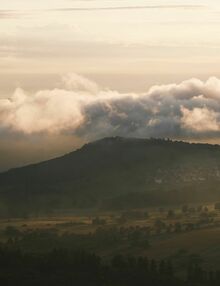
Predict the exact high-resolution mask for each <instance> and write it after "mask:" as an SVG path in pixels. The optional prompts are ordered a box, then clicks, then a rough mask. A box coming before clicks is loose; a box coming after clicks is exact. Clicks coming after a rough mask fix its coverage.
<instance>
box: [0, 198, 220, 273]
mask: <svg viewBox="0 0 220 286" xmlns="http://www.w3.org/2000/svg"><path fill="white" fill-rule="evenodd" d="M34 237H38V241H37V239H36V240H35V239H34ZM39 237H40V242H39ZM0 241H1V242H2V243H10V244H11V243H13V244H14V245H15V246H17V247H21V248H23V249H25V250H27V251H29V250H32V251H33V250H34V249H35V248H40V249H41V250H42V251H46V250H47V248H50V247H66V248H74V247H77V248H78V247H81V248H85V249H88V250H89V251H94V252H96V253H98V254H99V255H101V256H103V257H104V258H105V259H108V258H109V257H112V256H113V255H116V254H118V253H121V254H125V255H136V256H138V255H144V256H148V257H150V258H155V259H167V258H170V259H172V260H173V261H175V264H176V266H177V267H181V266H182V265H184V264H185V263H186V262H187V261H188V259H198V260H199V262H201V264H203V265H205V267H206V268H211V269H212V268H213V269H215V268H217V267H218V266H219V265H220V211H219V210H216V209H215V207H214V205H213V204H209V203H207V204H204V205H190V206H178V207H173V208H166V209H164V208H149V209H142V210H129V211H126V212H125V211H112V212H105V211H98V210H87V211H84V212H82V211H80V212H68V213H65V214H53V215H51V216H48V217H32V218H28V219H7V220H6V219H2V220H1V221H0ZM193 257H194V258H193ZM195 257H197V258H195Z"/></svg>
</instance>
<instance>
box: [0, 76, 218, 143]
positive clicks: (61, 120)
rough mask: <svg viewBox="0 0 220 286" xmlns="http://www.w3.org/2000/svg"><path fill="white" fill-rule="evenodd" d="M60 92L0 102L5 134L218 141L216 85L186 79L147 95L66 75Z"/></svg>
mask: <svg viewBox="0 0 220 286" xmlns="http://www.w3.org/2000/svg"><path fill="white" fill-rule="evenodd" d="M62 82H63V86H62V88H59V89H53V90H40V91H38V92H36V93H34V94H27V93H26V92H25V91H24V90H23V89H17V90H16V91H15V92H14V94H13V95H12V96H11V97H10V98H8V99H0V130H1V132H2V134H3V133H5V134H6V133H7V134H8V133H22V134H28V135H31V134H38V133H45V134H61V133H68V134H73V135H77V136H79V137H81V138H85V137H86V138H88V139H95V138H100V137H103V136H111V135H122V136H140V137H151V136H154V137H171V138H196V137H197V136H199V137H200V138H201V137H204V138H206V137H216V136H217V137H218V136H220V80H219V79H217V78H210V79H208V80H207V81H206V82H203V81H201V80H199V79H190V80H187V81H184V82H182V83H180V84H169V85H161V86H154V87H152V88H151V89H150V90H149V91H148V92H146V93H145V94H138V93H120V92H118V91H112V90H108V89H102V88H100V87H99V86H98V85H97V84H96V83H94V82H93V81H91V80H89V79H86V78H85V77H82V76H79V75H76V74H69V75H67V76H64V77H63V78H62Z"/></svg>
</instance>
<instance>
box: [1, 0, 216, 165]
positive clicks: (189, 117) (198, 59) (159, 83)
mask: <svg viewBox="0 0 220 286" xmlns="http://www.w3.org/2000/svg"><path fill="white" fill-rule="evenodd" d="M0 8H1V10H0V24H1V25H0V58H1V61H0V74H1V76H0V132H1V133H0V136H1V141H0V156H1V162H0V170H7V169H8V168H11V167H15V166H22V165H26V164H27V163H31V162H39V161H42V160H47V159H49V158H52V157H56V156H59V155H62V154H64V153H66V152H69V151H72V150H74V149H76V148H78V147H80V146H82V145H83V144H84V143H86V142H89V141H91V140H96V139H100V138H102V137H106V136H116V135H119V136H127V137H141V138H150V137H157V138H161V137H162V138H167V137H169V138H172V139H182V140H186V141H190V142H192V141H194V142H210V143H219V142H220V141H219V130H220V117H219V116H220V115H219V110H220V107H219V102H220V96H219V92H220V81H219V79H218V77H219V75H220V71H219V61H220V58H219V53H218V51H219V46H220V38H219V33H218V30H219V26H220V20H219V13H220V4H219V1H215V0H212V1H206V0H202V1H199V2H198V1H189V0H188V1H184V4H183V2H182V1H178V0H172V1H166V0H163V1H162V0H156V1H144V0H139V1H135V3H134V1H131V0H119V1H113V0H112V1H107V0H106V1H105V0H104V1H99V0H92V1H83V0H79V1H75V0H73V1H71V0H65V1H59V0H56V1H53V2H51V1H49V0H46V1H43V0H39V1H37V2H34V1H27V0H19V1H18V0H11V1H10V2H5V1H4V2H3V1H1V7H0Z"/></svg>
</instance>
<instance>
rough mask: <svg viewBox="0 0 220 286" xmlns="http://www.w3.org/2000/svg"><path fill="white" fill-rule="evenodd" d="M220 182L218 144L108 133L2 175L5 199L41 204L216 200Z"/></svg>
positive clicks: (0, 191) (0, 184)
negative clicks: (82, 144) (81, 145)
mask: <svg viewBox="0 0 220 286" xmlns="http://www.w3.org/2000/svg"><path fill="white" fill-rule="evenodd" d="M219 182H220V146H219V145H209V144H196V143H185V142H179V141H171V140H163V139H139V138H123V137H109V138H104V139H101V140H97V141H94V142H92V143H88V144H86V145H84V146H83V147H82V148H80V149H78V150H76V151H74V152H71V153H69V154H66V155H64V156H62V157H59V158H55V159H52V160H49V161H45V162H42V163H38V164H33V165H29V166H25V167H22V168H17V169H12V170H9V171H7V172H4V173H1V174H0V198H2V201H3V202H4V203H8V202H9V204H10V203H11V202H12V201H13V200H15V198H16V200H17V202H18V203H19V202H24V201H26V203H27V198H28V204H29V205H35V203H36V204H38V205H39V206H40V208H41V207H42V208H44V207H45V208H46V207H47V206H48V205H50V206H51V208H58V207H60V208H66V207H68V208H71V207H90V206H97V205H98V206H108V207H113V205H114V207H115V206H117V205H118V207H126V204H127V205H131V206H132V201H133V202H134V206H135V200H137V198H140V199H139V203H138V202H137V203H136V205H137V206H139V205H140V203H141V202H143V204H144V203H145V204H157V203H158V204H161V203H169V202H170V203H175V202H176V203H180V202H182V201H183V202H184V201H196V200H199V199H217V198H218V197H220V195H219V194H220V190H219ZM129 198H130V199H129ZM129 200H130V201H129ZM126 201H127V202H128V201H129V202H128V203H126ZM123 202H124V206H123ZM22 204H23V203H22ZM141 206H142V203H141ZM22 207H23V206H22ZM33 208H34V206H33Z"/></svg>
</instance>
